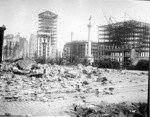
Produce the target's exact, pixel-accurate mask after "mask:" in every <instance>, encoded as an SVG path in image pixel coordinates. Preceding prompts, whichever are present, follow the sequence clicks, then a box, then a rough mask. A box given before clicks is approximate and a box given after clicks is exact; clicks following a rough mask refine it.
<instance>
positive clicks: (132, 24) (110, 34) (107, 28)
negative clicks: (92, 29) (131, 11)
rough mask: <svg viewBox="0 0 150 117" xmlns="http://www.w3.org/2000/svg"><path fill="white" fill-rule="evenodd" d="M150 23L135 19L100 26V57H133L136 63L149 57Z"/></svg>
mask: <svg viewBox="0 0 150 117" xmlns="http://www.w3.org/2000/svg"><path fill="white" fill-rule="evenodd" d="M149 40H150V24H148V23H143V22H139V21H135V20H128V21H123V22H118V23H112V24H108V25H103V26H99V27H98V43H99V45H98V54H99V59H111V60H114V59H115V60H118V61H119V62H121V63H123V62H124V60H125V59H131V60H132V61H133V63H136V62H137V61H138V60H140V59H148V57H149Z"/></svg>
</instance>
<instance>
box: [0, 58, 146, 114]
mask: <svg viewBox="0 0 150 117" xmlns="http://www.w3.org/2000/svg"><path fill="white" fill-rule="evenodd" d="M22 61H23V62H21V60H18V61H17V62H14V63H3V64H2V67H1V72H0V77H1V78H0V97H1V98H0V99H1V103H0V114H1V115H4V114H11V115H29V116H30V115H31V116H48V115H49V116H50V115H59V116H60V115H61V116H62V115H68V116H73V115H76V114H77V113H79V112H78V111H79V110H78V109H76V108H79V107H84V108H93V107H94V108H95V107H97V108H100V107H101V108H102V107H103V109H101V111H102V110H103V111H104V112H102V113H103V114H104V115H105V116H106V115H107V114H108V115H110V114H112V112H114V113H120V112H123V111H121V109H122V108H123V110H124V108H125V107H126V108H127V109H125V112H124V113H125V114H127V112H128V111H135V110H137V108H138V106H137V105H138V103H139V102H140V103H146V102H147V90H148V89H147V85H148V72H143V71H128V70H122V71H120V70H113V69H99V68H96V67H92V66H83V65H81V64H79V65H78V66H58V65H50V64H36V63H34V62H29V60H22ZM25 61H28V62H27V63H28V64H27V63H26V62H25ZM24 63H26V64H24ZM115 104H118V105H115ZM102 105H105V106H102ZM108 105H110V106H108ZM113 105H114V106H113ZM119 105H120V106H119ZM127 105H128V106H127ZM135 105H136V106H135ZM111 106H112V107H111ZM117 106H119V108H118V107H117ZM116 107H117V110H115V109H114V110H111V109H110V108H116ZM108 108H109V110H111V111H109V110H108ZM82 109H83V108H82ZM106 110H107V111H106ZM73 111H75V112H76V114H75V113H74V114H73ZM80 112H81V111H80ZM102 113H101V114H102ZM128 113H129V112H128Z"/></svg>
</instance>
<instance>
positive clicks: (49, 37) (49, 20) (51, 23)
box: [37, 11, 58, 58]
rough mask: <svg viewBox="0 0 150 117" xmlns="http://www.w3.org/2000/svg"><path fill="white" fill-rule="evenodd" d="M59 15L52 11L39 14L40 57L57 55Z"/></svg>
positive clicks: (38, 38) (38, 49)
mask: <svg viewBox="0 0 150 117" xmlns="http://www.w3.org/2000/svg"><path fill="white" fill-rule="evenodd" d="M57 17H58V15H56V14H54V13H52V12H50V11H45V12H42V13H40V14H39V15H38V22H39V23H38V32H37V55H38V56H40V57H44V58H55V57H56V50H57Z"/></svg>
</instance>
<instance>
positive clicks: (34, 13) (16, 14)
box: [0, 0, 150, 50]
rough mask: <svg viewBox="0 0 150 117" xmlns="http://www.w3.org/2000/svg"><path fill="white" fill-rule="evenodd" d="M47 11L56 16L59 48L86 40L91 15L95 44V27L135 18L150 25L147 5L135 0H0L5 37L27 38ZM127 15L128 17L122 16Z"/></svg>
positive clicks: (0, 15)
mask: <svg viewBox="0 0 150 117" xmlns="http://www.w3.org/2000/svg"><path fill="white" fill-rule="evenodd" d="M46 10H49V11H52V12H53V13H55V14H58V38H57V40H58V49H59V50H62V48H63V45H64V43H66V42H68V41H70V40H71V31H72V32H73V33H74V36H73V40H87V38H88V28H87V24H88V19H89V17H90V15H92V20H91V23H92V25H93V26H92V29H91V40H92V41H98V26H100V25H103V24H107V21H106V19H105V16H104V14H103V12H102V10H103V11H104V12H105V14H106V17H107V19H108V18H109V17H110V16H113V18H114V20H113V22H114V23H115V22H118V21H124V20H129V19H131V18H132V19H134V20H137V21H142V22H147V23H150V2H148V1H136V0H0V26H2V25H5V26H6V28H7V29H6V31H5V35H6V34H14V35H16V34H17V33H18V32H20V34H21V36H23V37H26V38H27V39H29V37H30V34H31V33H33V34H36V32H37V30H38V14H39V13H41V12H44V11H46ZM125 13H127V14H128V15H129V16H128V15H126V16H125V15H124V14H125Z"/></svg>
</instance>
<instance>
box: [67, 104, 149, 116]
mask: <svg viewBox="0 0 150 117" xmlns="http://www.w3.org/2000/svg"><path fill="white" fill-rule="evenodd" d="M146 109H147V104H146V103H127V102H122V103H118V104H115V103H112V104H108V103H105V102H102V103H101V104H100V105H76V104H73V106H72V110H71V111H70V114H71V115H72V116H76V117H146V114H147V110H146Z"/></svg>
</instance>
